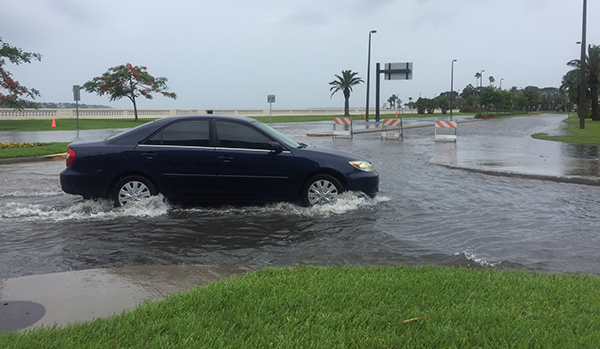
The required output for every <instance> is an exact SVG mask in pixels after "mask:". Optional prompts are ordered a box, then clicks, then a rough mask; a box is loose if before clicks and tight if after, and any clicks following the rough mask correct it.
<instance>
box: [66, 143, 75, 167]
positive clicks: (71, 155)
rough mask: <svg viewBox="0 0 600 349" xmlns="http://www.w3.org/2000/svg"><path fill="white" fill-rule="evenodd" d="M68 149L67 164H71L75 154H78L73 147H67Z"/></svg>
mask: <svg viewBox="0 0 600 349" xmlns="http://www.w3.org/2000/svg"><path fill="white" fill-rule="evenodd" d="M67 149H68V151H67V166H69V165H70V164H71V163H72V162H73V160H75V156H76V155H77V154H75V152H74V151H73V149H71V148H70V147H67Z"/></svg>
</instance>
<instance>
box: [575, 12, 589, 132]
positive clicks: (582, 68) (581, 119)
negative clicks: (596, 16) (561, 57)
mask: <svg viewBox="0 0 600 349" xmlns="http://www.w3.org/2000/svg"><path fill="white" fill-rule="evenodd" d="M586 12H587V0H583V21H582V28H581V59H580V61H579V74H580V76H579V105H578V106H577V114H579V128H580V129H582V130H583V129H584V128H585V64H586V62H585V31H586V30H585V29H586V28H585V27H586V25H585V22H586V17H587V16H586Z"/></svg>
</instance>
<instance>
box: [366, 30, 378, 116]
mask: <svg viewBox="0 0 600 349" xmlns="http://www.w3.org/2000/svg"><path fill="white" fill-rule="evenodd" d="M375 33H377V30H371V31H370V32H369V56H368V58H367V105H366V107H365V108H366V110H365V120H366V121H369V81H370V80H371V34H375Z"/></svg>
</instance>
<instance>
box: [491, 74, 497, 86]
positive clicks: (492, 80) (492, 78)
mask: <svg viewBox="0 0 600 349" xmlns="http://www.w3.org/2000/svg"><path fill="white" fill-rule="evenodd" d="M494 81H496V79H494V77H493V76H491V75H490V86H492V84H493V83H494Z"/></svg>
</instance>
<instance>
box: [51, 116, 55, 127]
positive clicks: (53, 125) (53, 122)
mask: <svg viewBox="0 0 600 349" xmlns="http://www.w3.org/2000/svg"><path fill="white" fill-rule="evenodd" d="M52 127H56V121H55V120H54V118H52Z"/></svg>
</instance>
